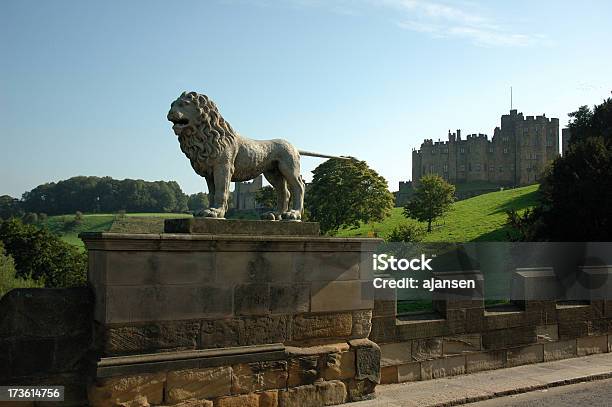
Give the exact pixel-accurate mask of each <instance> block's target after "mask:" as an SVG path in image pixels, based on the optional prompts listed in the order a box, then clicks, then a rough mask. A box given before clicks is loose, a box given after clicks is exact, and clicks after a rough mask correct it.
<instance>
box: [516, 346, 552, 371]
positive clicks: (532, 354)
mask: <svg viewBox="0 0 612 407" xmlns="http://www.w3.org/2000/svg"><path fill="white" fill-rule="evenodd" d="M543 361H544V345H542V344H537V345H531V346H522V347H517V348H511V349H508V351H507V366H508V367H512V366H520V365H527V364H530V363H539V362H543Z"/></svg>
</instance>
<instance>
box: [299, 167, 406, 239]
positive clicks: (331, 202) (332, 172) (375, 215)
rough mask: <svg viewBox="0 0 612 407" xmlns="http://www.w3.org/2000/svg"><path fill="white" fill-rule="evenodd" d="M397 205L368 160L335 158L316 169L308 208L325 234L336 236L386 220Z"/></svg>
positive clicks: (307, 201)
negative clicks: (339, 230)
mask: <svg viewBox="0 0 612 407" xmlns="http://www.w3.org/2000/svg"><path fill="white" fill-rule="evenodd" d="M393 202H394V201H393V194H391V192H389V190H388V189H387V181H386V180H385V179H384V178H383V177H382V176H380V175H379V174H378V173H377V172H376V171H374V170H373V169H371V168H369V167H368V165H367V164H366V162H365V161H359V160H356V159H350V160H342V159H337V158H332V159H330V160H327V161H325V162H324V163H322V164H321V165H319V166H318V167H317V168H315V169H314V171H313V180H312V183H311V184H310V185H309V186H308V190H307V193H306V201H305V207H306V211H307V212H308V214H309V218H310V219H311V220H313V221H316V222H319V223H320V226H321V231H322V232H324V233H330V234H334V233H335V232H336V231H338V229H340V228H341V227H345V226H352V227H358V226H359V225H360V223H361V222H370V221H381V220H383V219H384V218H386V217H387V216H389V214H390V213H391V209H392V208H393Z"/></svg>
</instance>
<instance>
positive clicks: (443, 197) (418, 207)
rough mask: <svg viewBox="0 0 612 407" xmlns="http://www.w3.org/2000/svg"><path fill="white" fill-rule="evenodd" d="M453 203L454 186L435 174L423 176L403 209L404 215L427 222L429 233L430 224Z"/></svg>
mask: <svg viewBox="0 0 612 407" xmlns="http://www.w3.org/2000/svg"><path fill="white" fill-rule="evenodd" d="M454 201H455V186H454V185H452V184H449V183H448V182H446V181H445V180H444V179H443V178H442V177H440V176H439V175H437V174H430V175H425V176H423V177H422V178H421V179H420V180H419V183H418V185H417V186H416V189H415V192H414V195H413V196H412V198H411V199H410V200H409V201H408V203H407V204H406V206H405V207H404V215H405V216H407V217H409V218H413V219H416V220H419V221H421V222H427V232H431V223H432V222H433V221H434V220H436V219H437V218H439V217H440V216H442V215H444V213H445V212H446V211H448V210H449V209H450V207H451V204H452V203H453V202H454Z"/></svg>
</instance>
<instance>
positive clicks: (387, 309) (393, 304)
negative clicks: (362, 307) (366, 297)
mask: <svg viewBox="0 0 612 407" xmlns="http://www.w3.org/2000/svg"><path fill="white" fill-rule="evenodd" d="M396 315H397V301H396V300H395V299H393V300H374V316H377V317H395V316H396Z"/></svg>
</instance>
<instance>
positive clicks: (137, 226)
mask: <svg viewBox="0 0 612 407" xmlns="http://www.w3.org/2000/svg"><path fill="white" fill-rule="evenodd" d="M190 216H191V215H186V214H184V213H128V214H126V215H125V217H123V218H119V217H118V216H117V215H115V214H99V213H95V214H84V215H83V220H82V221H81V222H75V221H74V215H58V216H50V217H49V219H48V220H47V222H46V226H47V227H48V228H49V230H51V231H52V232H54V233H55V234H57V235H58V236H60V238H61V239H62V240H64V241H65V242H67V243H70V244H71V245H74V246H77V247H80V248H83V241H81V239H79V237H78V235H79V233H81V232H107V231H110V230H112V231H115V232H131V233H145V232H149V231H150V232H152V233H161V231H162V229H163V221H164V219H166V218H181V217H190Z"/></svg>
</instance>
